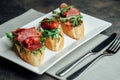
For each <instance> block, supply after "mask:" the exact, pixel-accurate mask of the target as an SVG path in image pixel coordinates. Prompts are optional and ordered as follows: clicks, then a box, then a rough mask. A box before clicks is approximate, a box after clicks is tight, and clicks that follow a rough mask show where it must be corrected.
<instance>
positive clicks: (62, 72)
mask: <svg viewBox="0 0 120 80" xmlns="http://www.w3.org/2000/svg"><path fill="white" fill-rule="evenodd" d="M91 54H92V53H91V51H89V52H87V53H86V54H84V55H83V56H81V57H80V58H78V59H77V60H75V61H73V62H72V63H70V64H68V65H66V66H65V67H63V68H61V69H60V70H58V71H57V73H56V75H57V76H60V77H62V76H64V75H65V74H67V73H68V72H69V71H70V70H72V69H73V68H74V67H75V66H77V65H78V64H79V63H80V62H82V61H83V60H84V59H86V58H87V57H89V56H90V55H91Z"/></svg>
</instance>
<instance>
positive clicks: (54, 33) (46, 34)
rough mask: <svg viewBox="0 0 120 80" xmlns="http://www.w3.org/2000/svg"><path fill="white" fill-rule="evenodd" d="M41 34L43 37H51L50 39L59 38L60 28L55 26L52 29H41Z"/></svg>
mask: <svg viewBox="0 0 120 80" xmlns="http://www.w3.org/2000/svg"><path fill="white" fill-rule="evenodd" d="M42 34H43V36H44V37H45V38H47V37H51V38H52V39H54V38H59V37H60V36H61V34H60V28H56V29H52V30H47V29H46V30H44V31H43V33H42Z"/></svg>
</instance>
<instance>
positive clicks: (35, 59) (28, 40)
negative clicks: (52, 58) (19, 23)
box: [7, 27, 45, 66]
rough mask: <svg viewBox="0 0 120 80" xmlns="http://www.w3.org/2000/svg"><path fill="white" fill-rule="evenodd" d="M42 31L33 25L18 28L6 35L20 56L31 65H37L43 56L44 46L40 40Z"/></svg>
mask: <svg viewBox="0 0 120 80" xmlns="http://www.w3.org/2000/svg"><path fill="white" fill-rule="evenodd" d="M41 36H42V33H41V32H39V31H37V30H36V29H35V27H32V28H19V29H17V30H15V31H13V32H11V33H7V37H8V38H9V39H10V40H11V41H12V42H13V44H14V46H15V47H16V49H17V51H18V54H19V56H20V58H22V59H23V60H24V61H26V62H27V63H29V64H31V65H33V66H39V65H40V64H41V63H42V61H43V58H44V50H45V47H44V45H43V42H42V41H41V39H40V38H41Z"/></svg>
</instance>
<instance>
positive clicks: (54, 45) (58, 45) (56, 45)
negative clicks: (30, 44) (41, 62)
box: [44, 29, 64, 51]
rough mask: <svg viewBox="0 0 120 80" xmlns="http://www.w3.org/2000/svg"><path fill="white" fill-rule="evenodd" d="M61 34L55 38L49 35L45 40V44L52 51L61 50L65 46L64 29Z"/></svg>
mask: <svg viewBox="0 0 120 80" xmlns="http://www.w3.org/2000/svg"><path fill="white" fill-rule="evenodd" d="M60 34H61V37H59V38H54V39H53V40H52V38H51V37H47V38H46V39H45V41H44V42H45V46H46V47H47V48H48V49H50V50H52V51H60V50H61V49H62V48H63V46H64V33H63V30H62V29H61V31H60Z"/></svg>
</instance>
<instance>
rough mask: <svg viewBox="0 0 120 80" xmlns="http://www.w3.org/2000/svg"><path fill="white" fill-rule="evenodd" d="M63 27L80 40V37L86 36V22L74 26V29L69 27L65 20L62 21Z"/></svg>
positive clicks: (64, 30) (71, 35)
mask: <svg viewBox="0 0 120 80" xmlns="http://www.w3.org/2000/svg"><path fill="white" fill-rule="evenodd" d="M61 27H62V29H63V32H64V33H65V34H67V35H68V36H69V37H71V38H73V39H76V40H79V39H81V38H83V37H84V24H83V22H82V24H80V25H78V26H76V27H72V30H70V29H69V28H68V26H67V25H66V24H65V23H63V22H61Z"/></svg>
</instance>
